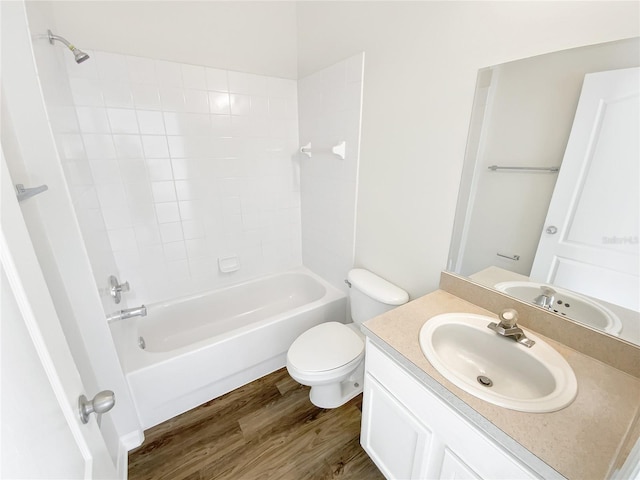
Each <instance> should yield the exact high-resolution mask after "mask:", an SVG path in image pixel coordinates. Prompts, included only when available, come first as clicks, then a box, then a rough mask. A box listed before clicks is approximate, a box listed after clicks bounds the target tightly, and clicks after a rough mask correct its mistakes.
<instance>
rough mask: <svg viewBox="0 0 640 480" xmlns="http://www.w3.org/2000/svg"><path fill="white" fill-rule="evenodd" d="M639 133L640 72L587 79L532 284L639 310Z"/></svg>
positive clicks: (610, 74)
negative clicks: (543, 285)
mask: <svg viewBox="0 0 640 480" xmlns="http://www.w3.org/2000/svg"><path fill="white" fill-rule="evenodd" d="M639 132H640V69H639V68H629V69H624V70H613V71H608V72H599V73H592V74H588V75H586V76H585V80H584V84H583V87H582V93H581V95H580V100H579V102H578V108H577V110H576V116H575V119H574V122H573V127H572V130H571V134H570V136H569V141H568V143H567V149H566V151H565V156H564V159H563V161H562V167H561V169H560V173H559V176H558V181H557V183H556V187H555V190H554V192H553V196H552V198H551V204H550V206H549V212H548V214H547V219H546V222H545V226H544V228H543V232H542V235H541V238H540V243H539V245H538V251H537V252H536V257H535V260H534V263H533V268H532V270H531V278H532V279H533V280H536V281H540V282H548V283H553V284H556V285H558V286H561V287H564V288H568V289H571V290H574V291H577V292H580V293H583V294H585V295H589V296H592V297H596V298H599V299H602V300H605V301H608V302H611V303H615V304H618V305H621V306H624V307H626V308H630V309H633V310H638V309H639V307H640V305H639V303H640V300H639V295H638V292H639V291H640V288H639V287H640V285H639V282H638V278H639V259H640V256H639V250H640V249H639V247H640V245H639V244H638V231H639V228H638V224H639V221H640V195H639V190H640V189H639V179H640V168H639V165H640V141H639ZM603 192H607V193H606V194H603Z"/></svg>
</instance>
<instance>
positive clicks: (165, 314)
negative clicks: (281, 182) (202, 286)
mask: <svg viewBox="0 0 640 480" xmlns="http://www.w3.org/2000/svg"><path fill="white" fill-rule="evenodd" d="M346 311H347V301H346V296H345V295H344V293H342V292H340V291H339V290H338V289H336V288H335V287H333V286H331V285H329V284H328V283H327V282H325V281H324V280H323V279H321V278H320V277H318V276H317V275H315V274H313V273H311V272H310V271H308V270H307V269H305V268H302V267H301V268H297V269H294V270H290V271H287V272H284V273H280V274H276V275H270V276H268V277H263V278H260V279H257V280H252V281H249V282H245V283H242V284H239V285H234V286H231V287H227V288H224V289H221V290H215V291H211V292H205V293H202V294H198V295H192V296H189V297H184V298H180V299H176V300H172V301H169V302H162V303H157V304H153V305H147V312H148V314H147V316H146V317H137V318H131V319H127V320H121V321H117V322H113V323H111V324H110V327H111V332H112V335H113V338H114V341H115V343H116V348H117V350H118V354H119V356H120V361H121V364H122V366H123V369H124V370H125V374H126V377H127V381H128V383H129V386H130V389H131V393H132V395H133V399H134V403H135V405H136V409H137V412H138V416H139V418H140V421H141V423H142V426H143V428H144V429H145V430H146V429H148V428H150V427H153V426H154V425H157V424H159V423H161V422H164V421H165V420H168V419H170V418H172V417H175V416H176V415H179V414H181V413H183V412H185V411H187V410H189V409H191V408H194V407H196V406H198V405H200V404H202V403H204V402H207V401H209V400H211V399H213V398H216V397H218V396H220V395H223V394H225V393H227V392H229V391H231V390H233V389H235V388H238V387H240V386H242V385H245V384H247V383H249V382H252V381H253V380H256V379H258V378H260V377H262V376H264V375H266V374H268V373H271V372H273V371H275V370H277V369H279V368H282V367H284V366H285V364H286V353H287V350H288V348H289V346H290V345H291V343H292V342H293V341H294V340H295V339H296V337H298V335H300V334H301V333H302V332H304V331H305V330H308V329H309V328H311V327H313V326H315V325H318V324H319V323H322V322H327V321H339V322H342V323H344V322H346ZM141 344H144V349H143V348H142V347H141V346H140V345H141Z"/></svg>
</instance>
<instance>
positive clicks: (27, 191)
mask: <svg viewBox="0 0 640 480" xmlns="http://www.w3.org/2000/svg"><path fill="white" fill-rule="evenodd" d="M46 190H49V187H48V186H47V185H40V186H39V187H32V188H25V186H24V185H23V184H21V183H18V184H16V197H18V202H23V201H24V200H26V199H27V198H31V197H35V196H36V195H38V194H39V193H42V192H44V191H46Z"/></svg>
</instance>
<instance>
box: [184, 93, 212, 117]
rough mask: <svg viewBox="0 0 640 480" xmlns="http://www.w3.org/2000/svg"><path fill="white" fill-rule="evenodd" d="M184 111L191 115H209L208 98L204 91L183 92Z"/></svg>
mask: <svg viewBox="0 0 640 480" xmlns="http://www.w3.org/2000/svg"><path fill="white" fill-rule="evenodd" d="M184 110H185V112H191V113H209V96H208V94H207V92H206V91H204V90H193V89H189V90H185V91H184Z"/></svg>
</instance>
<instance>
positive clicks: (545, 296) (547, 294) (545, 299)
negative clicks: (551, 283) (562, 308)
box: [533, 285, 558, 309]
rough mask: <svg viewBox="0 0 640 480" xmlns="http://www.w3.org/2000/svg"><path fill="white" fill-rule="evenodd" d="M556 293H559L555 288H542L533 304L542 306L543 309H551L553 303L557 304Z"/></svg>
mask: <svg viewBox="0 0 640 480" xmlns="http://www.w3.org/2000/svg"><path fill="white" fill-rule="evenodd" d="M556 293H558V292H556V291H555V290H554V289H553V288H551V287H547V286H546V285H543V286H542V287H540V295H538V296H537V297H536V298H534V299H533V303H534V304H535V305H539V306H541V307H542V308H548V309H551V307H552V306H553V302H555V299H556Z"/></svg>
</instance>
